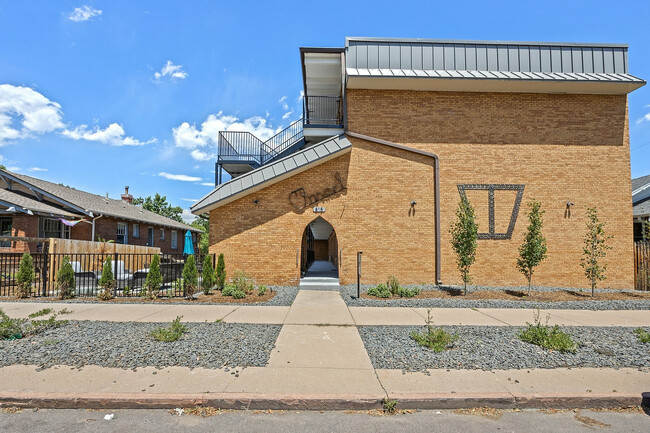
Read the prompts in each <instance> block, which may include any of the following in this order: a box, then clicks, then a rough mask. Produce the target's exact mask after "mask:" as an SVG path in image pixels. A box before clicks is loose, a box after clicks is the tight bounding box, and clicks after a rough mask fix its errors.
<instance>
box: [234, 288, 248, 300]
mask: <svg viewBox="0 0 650 433" xmlns="http://www.w3.org/2000/svg"><path fill="white" fill-rule="evenodd" d="M232 297H233V298H234V299H244V298H245V297H246V293H244V292H243V291H242V290H238V289H235V290H233V292H232Z"/></svg>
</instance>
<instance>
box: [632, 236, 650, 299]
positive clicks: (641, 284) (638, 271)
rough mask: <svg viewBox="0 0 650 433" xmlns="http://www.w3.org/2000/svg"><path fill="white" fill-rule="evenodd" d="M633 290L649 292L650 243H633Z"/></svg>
mask: <svg viewBox="0 0 650 433" xmlns="http://www.w3.org/2000/svg"><path fill="white" fill-rule="evenodd" d="M634 288H635V289H637V290H650V242H648V241H646V242H635V243H634Z"/></svg>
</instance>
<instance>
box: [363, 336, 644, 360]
mask: <svg viewBox="0 0 650 433" xmlns="http://www.w3.org/2000/svg"><path fill="white" fill-rule="evenodd" d="M442 328H443V329H445V330H446V331H448V332H450V333H451V334H457V335H458V337H459V338H458V340H456V341H455V342H454V346H453V348H451V349H449V350H446V351H444V352H440V353H435V352H434V351H432V350H430V349H427V348H424V347H421V346H419V345H418V344H417V343H416V342H415V341H414V340H413V339H411V338H410V337H409V334H410V333H411V332H412V331H419V332H422V331H423V330H424V327H423V326H361V327H359V328H358V329H359V334H360V335H361V339H362V340H363V343H364V345H365V347H366V350H367V351H368V355H369V356H370V360H371V361H372V365H373V366H374V367H375V368H382V369H383V368H388V369H402V370H406V371H424V370H426V369H436V368H448V369H482V370H492V369H498V370H503V369H525V368H559V367H613V368H621V367H645V368H649V367H650V344H647V343H640V342H639V341H638V339H637V337H636V335H635V334H634V328H622V327H563V328H562V330H563V331H565V332H567V333H568V334H569V335H571V336H572V337H573V339H574V341H576V342H577V343H578V345H579V347H578V349H577V351H576V353H560V352H554V351H549V350H545V349H542V348H540V347H538V346H535V345H532V344H529V343H525V342H523V341H521V340H519V338H518V337H517V335H518V333H519V332H520V331H521V330H522V329H523V328H522V327H509V326H443V327H442Z"/></svg>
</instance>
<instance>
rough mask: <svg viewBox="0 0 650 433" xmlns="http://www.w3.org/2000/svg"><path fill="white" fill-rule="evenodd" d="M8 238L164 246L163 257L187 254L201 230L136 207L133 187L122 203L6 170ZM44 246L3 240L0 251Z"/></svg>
mask: <svg viewBox="0 0 650 433" xmlns="http://www.w3.org/2000/svg"><path fill="white" fill-rule="evenodd" d="M0 179H1V180H0V184H1V185H2V188H3V189H0V225H1V229H2V231H1V234H2V236H13V237H27V238H41V239H44V238H65V239H78V240H85V241H89V240H97V239H98V237H99V238H102V239H105V240H112V241H115V242H117V243H122V244H130V245H148V246H156V247H160V250H161V252H163V253H182V252H183V248H184V245H185V233H186V232H187V230H190V231H191V232H192V233H193V240H194V242H195V245H196V235H197V233H199V232H200V230H197V229H196V228H194V227H192V226H189V225H187V224H183V223H180V222H177V221H174V220H172V219H170V218H166V217H164V216H161V215H158V214H156V213H154V212H150V211H148V210H145V209H143V208H142V206H136V205H134V204H132V200H133V196H132V195H130V194H129V191H128V187H127V188H126V191H125V193H124V194H122V199H121V200H114V199H111V198H108V197H102V196H100V195H96V194H91V193H88V192H84V191H79V190H77V189H74V188H71V187H68V186H63V185H61V184H56V183H52V182H48V181H46V180H42V179H37V178H34V177H31V176H25V175H22V174H18V173H13V172H9V171H6V170H0ZM41 247H42V241H32V242H25V241H20V240H9V241H7V240H4V241H0V252H3V251H4V252H24V251H32V252H34V251H37V250H39V249H40V248H41Z"/></svg>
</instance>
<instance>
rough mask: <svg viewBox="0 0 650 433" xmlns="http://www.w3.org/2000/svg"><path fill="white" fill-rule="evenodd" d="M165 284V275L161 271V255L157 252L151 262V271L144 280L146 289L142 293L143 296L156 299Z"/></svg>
mask: <svg viewBox="0 0 650 433" xmlns="http://www.w3.org/2000/svg"><path fill="white" fill-rule="evenodd" d="M162 284H163V277H162V274H161V273H160V255H158V254H155V255H154V256H153V257H152V258H151V263H150V264H149V272H147V278H146V279H145V280H144V290H142V292H141V293H140V295H141V296H142V297H143V298H148V299H156V297H157V296H158V292H159V291H160V288H161V287H162Z"/></svg>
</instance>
